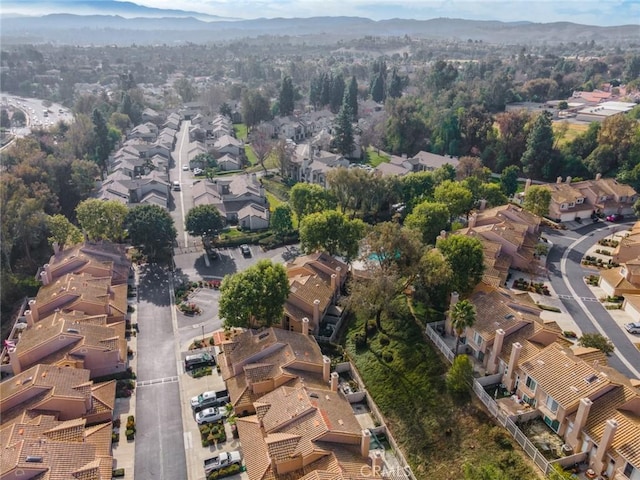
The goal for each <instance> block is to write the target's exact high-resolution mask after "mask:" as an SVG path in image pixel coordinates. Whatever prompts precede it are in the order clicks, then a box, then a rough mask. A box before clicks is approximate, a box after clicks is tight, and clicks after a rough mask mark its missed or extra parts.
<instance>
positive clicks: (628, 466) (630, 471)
mask: <svg viewBox="0 0 640 480" xmlns="http://www.w3.org/2000/svg"><path fill="white" fill-rule="evenodd" d="M635 471H636V469H635V467H634V466H633V465H631V464H630V463H629V462H627V464H626V465H625V467H624V474H625V475H626V476H627V477H629V478H631V475H633V472H635Z"/></svg>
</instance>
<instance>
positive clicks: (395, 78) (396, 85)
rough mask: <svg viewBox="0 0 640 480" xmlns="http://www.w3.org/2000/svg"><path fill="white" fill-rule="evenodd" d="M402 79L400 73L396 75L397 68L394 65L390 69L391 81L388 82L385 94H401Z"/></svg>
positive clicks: (392, 96) (396, 96)
mask: <svg viewBox="0 0 640 480" xmlns="http://www.w3.org/2000/svg"><path fill="white" fill-rule="evenodd" d="M403 86H404V81H403V79H402V77H401V76H400V75H398V69H397V68H395V67H394V69H393V70H392V71H391V81H390V82H389V90H388V92H387V95H388V96H389V97H391V98H398V97H401V96H402V87H403Z"/></svg>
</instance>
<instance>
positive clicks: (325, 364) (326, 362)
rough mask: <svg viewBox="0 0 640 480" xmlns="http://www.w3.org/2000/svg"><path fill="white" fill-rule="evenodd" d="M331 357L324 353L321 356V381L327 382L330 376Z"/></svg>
mask: <svg viewBox="0 0 640 480" xmlns="http://www.w3.org/2000/svg"><path fill="white" fill-rule="evenodd" d="M330 374H331V359H330V358H329V357H327V356H326V355H323V356H322V381H323V382H325V383H329V379H330V377H331V375H330Z"/></svg>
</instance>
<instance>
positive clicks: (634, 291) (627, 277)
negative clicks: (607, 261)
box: [598, 257, 640, 297]
mask: <svg viewBox="0 0 640 480" xmlns="http://www.w3.org/2000/svg"><path fill="white" fill-rule="evenodd" d="M598 286H599V287H601V288H602V289H603V290H604V291H605V293H606V294H607V295H609V296H611V297H615V296H623V297H626V296H628V295H640V257H638V258H634V259H633V260H629V261H627V262H625V263H623V264H622V265H620V266H619V267H615V268H610V269H608V270H602V271H601V272H600V278H599V280H598Z"/></svg>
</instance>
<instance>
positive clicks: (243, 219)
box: [238, 203, 270, 231]
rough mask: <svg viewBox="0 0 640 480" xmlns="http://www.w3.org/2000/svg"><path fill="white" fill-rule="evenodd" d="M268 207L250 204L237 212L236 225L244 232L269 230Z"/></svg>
mask: <svg viewBox="0 0 640 480" xmlns="http://www.w3.org/2000/svg"><path fill="white" fill-rule="evenodd" d="M269 218H270V212H269V207H268V206H263V205H258V204H257V203H250V204H248V205H245V206H244V207H242V208H241V209H240V210H238V225H239V226H240V227H242V228H243V229H245V230H251V231H256V230H266V229H267V228H269Z"/></svg>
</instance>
